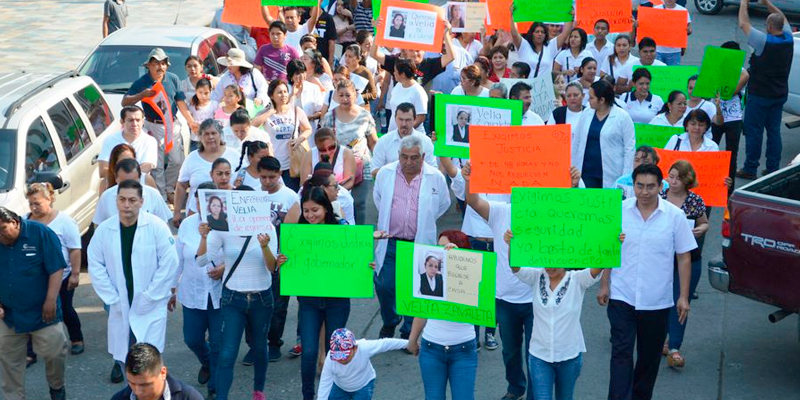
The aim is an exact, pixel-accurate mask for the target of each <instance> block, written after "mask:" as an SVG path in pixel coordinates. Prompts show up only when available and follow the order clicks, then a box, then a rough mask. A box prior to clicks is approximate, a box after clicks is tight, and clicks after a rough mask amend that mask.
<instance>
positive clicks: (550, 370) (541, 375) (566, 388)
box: [528, 354, 583, 400]
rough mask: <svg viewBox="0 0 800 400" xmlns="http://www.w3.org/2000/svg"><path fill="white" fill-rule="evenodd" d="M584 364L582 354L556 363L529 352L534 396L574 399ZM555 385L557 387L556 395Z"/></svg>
mask: <svg viewBox="0 0 800 400" xmlns="http://www.w3.org/2000/svg"><path fill="white" fill-rule="evenodd" d="M582 365H583V357H582V355H581V354H578V356H577V357H575V358H573V359H571V360H566V361H559V362H554V363H549V362H547V361H544V360H542V359H539V358H536V357H534V356H533V355H531V354H528V374H530V376H532V377H533V396H534V397H535V398H536V400H553V399H555V400H572V396H573V394H574V393H575V382H576V381H577V380H578V376H580V374H581V366H582ZM553 385H555V388H556V396H555V397H553Z"/></svg>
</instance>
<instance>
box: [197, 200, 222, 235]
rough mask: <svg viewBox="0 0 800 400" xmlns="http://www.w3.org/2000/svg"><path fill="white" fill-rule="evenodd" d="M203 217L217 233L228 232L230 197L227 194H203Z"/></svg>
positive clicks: (201, 209)
mask: <svg viewBox="0 0 800 400" xmlns="http://www.w3.org/2000/svg"><path fill="white" fill-rule="evenodd" d="M201 195H202V196H201V202H202V204H201V208H200V211H201V217H203V218H202V219H203V220H204V221H205V222H206V223H207V224H208V226H209V227H210V228H211V229H213V230H215V231H226V232H227V231H228V230H229V228H228V196H227V193H226V192H215V191H203V193H201Z"/></svg>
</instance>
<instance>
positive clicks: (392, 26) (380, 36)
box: [375, 0, 444, 53]
mask: <svg viewBox="0 0 800 400" xmlns="http://www.w3.org/2000/svg"><path fill="white" fill-rule="evenodd" d="M443 41H444V15H443V10H442V9H441V8H439V7H437V6H432V5H428V4H420V3H414V2H410V1H399V0H387V1H384V2H383V4H382V5H381V14H380V17H379V20H378V32H377V34H376V36H375V43H376V44H377V45H378V46H384V47H397V48H401V49H414V50H425V51H431V52H437V53H438V52H441V50H442V43H443Z"/></svg>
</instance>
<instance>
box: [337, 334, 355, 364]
mask: <svg viewBox="0 0 800 400" xmlns="http://www.w3.org/2000/svg"><path fill="white" fill-rule="evenodd" d="M355 346H356V337H355V335H353V332H350V330H349V329H347V328H339V329H337V330H335V331H333V334H332V335H331V360H333V361H342V360H346V359H347V357H350V353H351V352H352V351H353V348H354V347H355Z"/></svg>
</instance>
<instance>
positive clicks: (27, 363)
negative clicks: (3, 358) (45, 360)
mask: <svg viewBox="0 0 800 400" xmlns="http://www.w3.org/2000/svg"><path fill="white" fill-rule="evenodd" d="M36 361H37V360H36V355H35V354H34V355H33V357H31V356H28V357H27V358H26V359H25V368H30V367H31V365H33V364H36Z"/></svg>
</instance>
